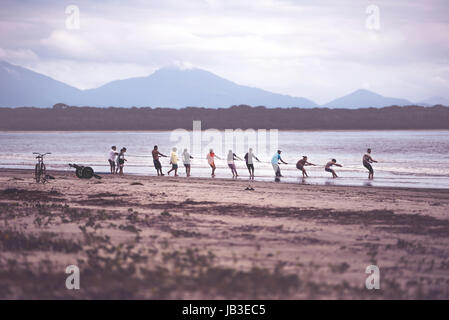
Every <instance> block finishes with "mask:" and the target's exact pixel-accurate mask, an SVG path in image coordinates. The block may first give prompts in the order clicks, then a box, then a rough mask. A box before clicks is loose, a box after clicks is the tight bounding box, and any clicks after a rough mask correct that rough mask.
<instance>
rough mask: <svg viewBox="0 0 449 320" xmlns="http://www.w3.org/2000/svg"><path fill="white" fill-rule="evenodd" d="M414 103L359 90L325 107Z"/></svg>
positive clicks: (350, 107)
mask: <svg viewBox="0 0 449 320" xmlns="http://www.w3.org/2000/svg"><path fill="white" fill-rule="evenodd" d="M411 104H412V103H411V102H410V101H408V100H405V99H398V98H390V97H384V96H382V95H380V94H378V93H376V92H373V91H370V90H367V89H358V90H355V91H353V92H351V93H349V94H348V95H345V96H343V97H340V98H337V99H334V100H332V101H330V102H329V103H327V104H325V105H323V106H324V107H328V108H345V109H355V108H382V107H388V106H392V105H397V106H405V105H411Z"/></svg>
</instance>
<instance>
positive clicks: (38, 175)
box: [33, 152, 51, 183]
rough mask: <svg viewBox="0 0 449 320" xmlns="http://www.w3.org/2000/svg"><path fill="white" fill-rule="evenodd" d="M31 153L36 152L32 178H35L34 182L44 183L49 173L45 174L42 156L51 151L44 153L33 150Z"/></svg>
mask: <svg viewBox="0 0 449 320" xmlns="http://www.w3.org/2000/svg"><path fill="white" fill-rule="evenodd" d="M33 154H37V156H36V159H37V163H36V166H35V167H34V178H35V179H36V182H37V183H39V182H42V183H45V182H47V180H48V179H49V175H48V174H47V169H46V167H45V164H44V156H46V155H47V154H51V152H46V153H39V152H33Z"/></svg>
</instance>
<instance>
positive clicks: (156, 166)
mask: <svg viewBox="0 0 449 320" xmlns="http://www.w3.org/2000/svg"><path fill="white" fill-rule="evenodd" d="M153 164H154V167H155V168H156V169H162V165H161V162H160V161H159V160H153Z"/></svg>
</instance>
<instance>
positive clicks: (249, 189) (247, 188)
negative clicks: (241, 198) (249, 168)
mask: <svg viewBox="0 0 449 320" xmlns="http://www.w3.org/2000/svg"><path fill="white" fill-rule="evenodd" d="M245 190H246V191H254V188H253V187H251V186H249V187H246V188H245Z"/></svg>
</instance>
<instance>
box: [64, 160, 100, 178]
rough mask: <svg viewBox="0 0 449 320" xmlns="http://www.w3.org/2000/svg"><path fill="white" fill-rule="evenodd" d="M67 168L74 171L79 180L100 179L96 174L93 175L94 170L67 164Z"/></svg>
mask: <svg viewBox="0 0 449 320" xmlns="http://www.w3.org/2000/svg"><path fill="white" fill-rule="evenodd" d="M69 166H70V167H71V168H75V169H76V171H75V174H76V176H77V177H78V178H80V179H90V178H92V177H95V178H97V179H101V177H100V176H99V175H98V174H95V172H94V169H92V168H91V167H85V166H80V165H77V164H72V163H69Z"/></svg>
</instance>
